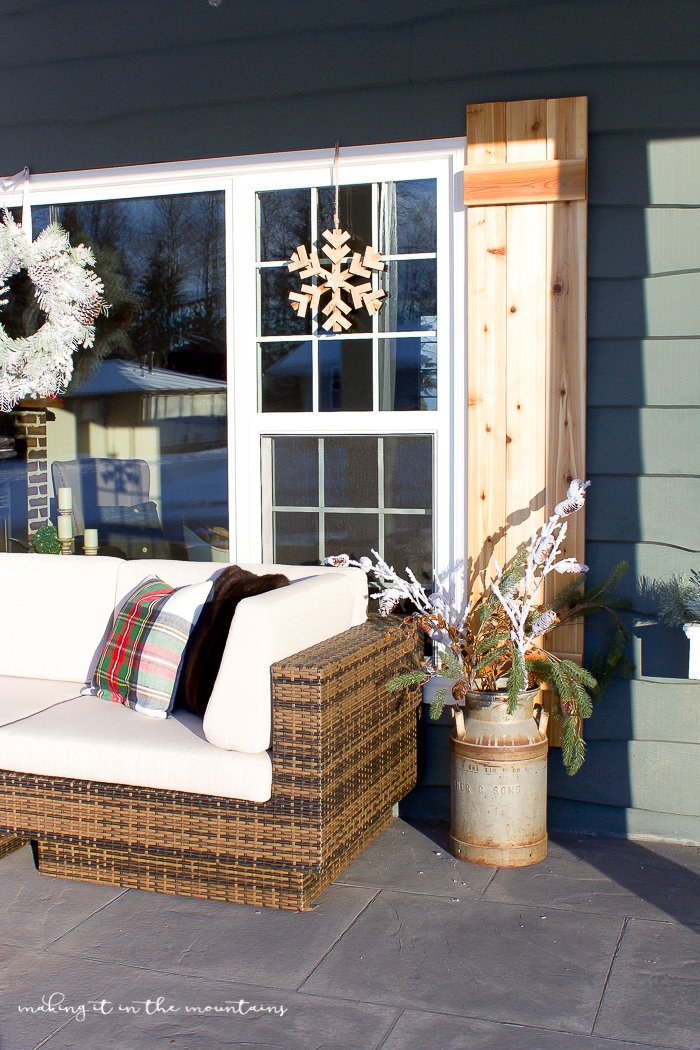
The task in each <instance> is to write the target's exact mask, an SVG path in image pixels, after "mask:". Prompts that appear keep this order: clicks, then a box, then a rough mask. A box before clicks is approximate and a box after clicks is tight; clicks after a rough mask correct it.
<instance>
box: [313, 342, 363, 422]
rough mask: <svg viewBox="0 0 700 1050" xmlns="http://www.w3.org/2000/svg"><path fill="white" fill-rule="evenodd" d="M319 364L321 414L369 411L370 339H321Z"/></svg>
mask: <svg viewBox="0 0 700 1050" xmlns="http://www.w3.org/2000/svg"><path fill="white" fill-rule="evenodd" d="M318 361H319V409H320V410H321V412H337V411H340V412H369V411H371V410H372V341H371V340H370V339H323V340H321V341H320V342H319V346H318Z"/></svg>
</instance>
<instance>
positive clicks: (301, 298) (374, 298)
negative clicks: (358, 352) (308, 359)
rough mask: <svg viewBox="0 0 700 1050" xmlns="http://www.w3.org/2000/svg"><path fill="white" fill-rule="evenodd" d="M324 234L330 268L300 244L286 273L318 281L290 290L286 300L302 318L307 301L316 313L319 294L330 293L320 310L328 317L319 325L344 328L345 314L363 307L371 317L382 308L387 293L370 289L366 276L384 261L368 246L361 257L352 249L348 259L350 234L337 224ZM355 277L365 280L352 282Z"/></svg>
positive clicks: (327, 327) (380, 289) (382, 264)
mask: <svg viewBox="0 0 700 1050" xmlns="http://www.w3.org/2000/svg"><path fill="white" fill-rule="evenodd" d="M323 236H324V238H325V239H326V240H327V241H328V244H324V245H323V247H322V249H321V250H322V252H323V253H324V255H326V256H327V257H328V259H329V260H330V262H331V268H330V270H328V269H326V268H324V267H323V266H322V265H321V263H320V261H319V258H318V252H311V254H310V255H309V253H308V252H307V251H306V248H305V247H304V245H303V244H300V245H299V247H298V248H297V250H296V251H295V252H293V254H292V258H291V261H290V262H289V263H287V267H288V269H289V272H290V273H294V272H295V271H296V270H299V276H300V277H301V278H302V279H304V278H313V277H316V278H317V281H316V284H302V286H301V292H290V293H289V299H290V301H291V304H292V309H293V310H296V311H297V313H298V314H299V316H300V317H304V316H305V315H306V311H307V309H308V307H309V304H310V305H311V312H312V313H314V314H315V313H317V312H318V308H319V304H320V300H321V296H322V295H323V294H324V293H325V292H330V293H331V297H330V300H329V301H328V302H327V303H326V305H325V306H324V307H323V308H322V310H321V312H322V313H323V314H324V315H325V316H326V318H327V319H326V320H325V321H324V322H323V325H322V327H323V329H324V330H325V331H329V330H332V331H334V332H341V331H347V330H348V328H350V327H351V325H352V322H351V321H349V320H348V317H347V315H348V314H350V313H352V311H353V310H361V309H362V307H363V306H364V308H365V309H366V310H367V313H368V314H370V316H371V315H372V314H376V313H378V312H379V310H380V309H381V306H382V299H383V298H384V296H385V295H386V292H385V291H384V289H383V288H372V282H371V280H370V281H367V280H366V278H368V277H370V278H371V276H372V270H377V271H380V270H384V269H385V264H384V263H383V262H382V259H381V256H380V254H379V252H377V251H375V250H374V248H373V247H372V246H371V245H368V246H367V248H365V254H364V258H362V257H361V256H360V253H359V252H353V253H352V258H350V259H348V255H349V254H350V249H349V248H348V246H347V243H346V242H347V241H349V240H350V234H349V233H348V232H347V231H346V230H340V229H338V228H337V227H336V229H334V230H333V231H332V232H331V230H326V231H325V233H324V234H323ZM355 278H359V279H360V281H361V282H362V281H363V279H364V283H359V284H355V283H353V282H354V280H355ZM343 292H345V293H346V294H347V295H348V296H349V297H350V300H351V302H352V305H350V303H348V302H347V301H346V299H344V298H343Z"/></svg>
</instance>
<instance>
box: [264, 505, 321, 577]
mask: <svg viewBox="0 0 700 1050" xmlns="http://www.w3.org/2000/svg"><path fill="white" fill-rule="evenodd" d="M274 551H275V554H274V559H275V563H276V564H277V565H318V563H319V560H320V559H319V553H318V514H308V513H302V514H294V513H290V512H286V511H285V512H278V513H276V514H275V515H274Z"/></svg>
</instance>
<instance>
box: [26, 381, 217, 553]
mask: <svg viewBox="0 0 700 1050" xmlns="http://www.w3.org/2000/svg"><path fill="white" fill-rule="evenodd" d="M62 401H63V404H62V407H60V408H58V407H57V408H56V409H55V416H56V419H55V422H53V423H52V424H51V425H50V426H49V427H48V428H47V433H48V460H49V465H51V463H52V462H53V461H60V462H64V461H74V460H81V459H82V460H85V459H88V458H92V459H99V460H100V461H101V462H104V461H105V460H111V461H112V463H113V470H112V471H111V472H108V473H107V477H106V478H105V482H104V484H106V485H110V484H111V486H112V487H114V488H116V489H119V487H120V485H121V487H124V486H125V485H128V483H129V479H128V477H127V474H125V467H126V465H127V464H128V463H130V462H131V463H133V462H134V461H143V462H145V463H146V464H147V466H148V473H149V475H150V485H149V491H148V493H147V494H143V493H142V495H145V498H146V499H147V500H151V501H153V502H154V503H155V505H156V508H157V512H158V516H159V518H160V520H161V522H162V524H163V527H164V531H165V533H166V535H167V536H169V537H170V538H171V539H173V540H179V541H182V519H183V518H184V519H186V520H187V521H189V522H191V523H195V524H198V523H199V513H200V508H201V507H202V506H204V505H205V504H206V505H207V515H206V517H207V521H208V522H210V523H211V524H212V525H227V524H228V521H227V508H226V491H227V479H226V383H225V382H224V381H223V380H219V379H210V378H205V377H201V376H193V375H189V374H185V373H179V372H173V371H170V370H168V369H164V368H153V367H150V368H149V367H148V366H147V365H146V364H138V363H137V362H133V361H123V360H108V361H104V362H102V364H100V365H99V367H98V368H97V369H96V370H95V372H94V373H93V374H92V375H91V376H90V377H89V378H88V379H87V380H86V381H85V382H84V383H82V384H81V385H80V386H78V388H77V389H75V390H72V389H71V388H70V387H69V389H68V391H67V393H66V395H65V396H64V398H63V399H62ZM102 474H103V477H104V476H105V472H104V471H103V472H102ZM83 497H84V498H85V494H83ZM115 498H116V499H117V500H118V497H115ZM217 504H218V506H217ZM85 510H86V511H87V508H85ZM85 520H87V515H86V518H85Z"/></svg>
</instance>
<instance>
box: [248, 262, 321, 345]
mask: <svg viewBox="0 0 700 1050" xmlns="http://www.w3.org/2000/svg"><path fill="white" fill-rule="evenodd" d="M258 281H259V288H260V290H259V303H260V320H259V322H258V323H259V326H260V335H308V334H310V333H311V310H310V309H309V310H307V311H306V316H305V317H300V316H299V315H298V314H297V313H296V311H295V310H294V308H293V306H292V304H291V302H290V301H289V293H290V292H298V291H299V289H300V287H301V282H300V281H299V279H298V277H297V275H296V274H292V273H290V272H289V270H288V269H287V267H286V266H274V267H265V269H262V270H259V271H258Z"/></svg>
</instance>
